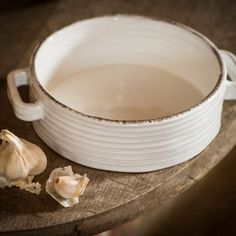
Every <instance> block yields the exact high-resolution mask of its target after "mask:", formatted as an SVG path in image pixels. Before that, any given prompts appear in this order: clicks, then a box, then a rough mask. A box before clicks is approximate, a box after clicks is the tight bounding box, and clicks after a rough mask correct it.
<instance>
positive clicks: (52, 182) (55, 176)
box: [46, 166, 89, 207]
mask: <svg viewBox="0 0 236 236" xmlns="http://www.w3.org/2000/svg"><path fill="white" fill-rule="evenodd" d="M88 182H89V179H88V178H87V176H86V175H83V176H81V175H79V174H74V173H73V171H72V168H71V166H67V167H64V168H57V169H55V170H53V171H52V173H51V174H50V176H49V179H48V181H47V183H46V191H47V192H48V193H49V194H50V195H51V196H52V197H53V198H54V199H55V200H56V201H58V202H59V203H60V204H61V205H63V206H64V207H70V206H72V205H74V204H76V203H78V202H79V196H81V195H82V194H83V193H84V191H85V188H86V186H87V184H88Z"/></svg>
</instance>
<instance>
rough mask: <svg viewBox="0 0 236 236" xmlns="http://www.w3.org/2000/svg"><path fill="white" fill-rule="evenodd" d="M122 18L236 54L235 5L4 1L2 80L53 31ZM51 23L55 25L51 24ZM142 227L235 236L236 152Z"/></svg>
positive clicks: (172, 0)
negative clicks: (168, 28)
mask: <svg viewBox="0 0 236 236" xmlns="http://www.w3.org/2000/svg"><path fill="white" fill-rule="evenodd" d="M117 13H129V14H138V15H146V16H155V17H162V18H167V19H170V20H175V21H178V22H181V23H184V24H186V25H188V26H190V27H193V28H194V29H196V30H198V31H200V32H201V33H203V34H205V35H206V36H207V37H209V38H210V39H211V40H212V41H213V42H214V43H215V44H216V45H217V46H218V47H219V48H222V49H226V50H229V51H231V52H233V53H235V54H236V1H235V0H166V1H165V0H162V1H161V0H160V1H157V0H146V1H141V0H140V1H137V0H136V1H134V0H130V1H125V0H113V1H112V0H100V1H95V0H93V1H92V0H77V1H76V0H74V1H73V0H64V1H62V0H61V1H59V0H58V1H56V0H54V1H46V0H44V1H42V0H18V1H13V0H8V1H4V0H3V1H0V79H5V77H6V75H7V73H8V72H9V71H11V70H13V69H15V68H16V67H17V65H18V64H19V62H20V61H21V59H22V57H26V58H29V55H30V54H29V52H30V49H31V48H33V47H34V45H35V44H36V43H37V42H38V41H39V40H41V39H43V38H44V37H45V36H46V35H48V34H49V33H51V32H53V31H54V30H56V29H58V28H60V27H62V26H64V25H67V24H69V23H71V22H73V21H76V20H79V19H84V18H89V17H94V16H98V15H106V14H117ZM59 15H63V16H64V17H58V16H59ZM52 18H53V19H54V18H55V22H56V23H55V25H48V24H46V23H47V22H48V20H49V19H52ZM25 66H27V65H25ZM235 135H236V134H235ZM140 222H141V223H139V225H136V228H138V231H137V230H136V235H138V234H143V235H150V234H151V233H152V234H153V235H197V236H198V235H236V148H234V149H233V150H232V152H231V153H230V154H229V155H228V156H227V157H226V158H225V159H224V160H223V161H222V162H221V163H220V164H219V165H218V166H217V167H216V168H215V169H214V170H213V171H211V172H210V173H209V174H208V175H207V176H206V177H205V178H204V179H202V180H201V181H200V182H198V183H197V184H195V186H193V187H192V188H191V189H189V190H188V191H187V192H185V193H184V194H182V195H181V196H180V197H178V198H177V199H175V200H174V201H172V202H171V203H169V204H167V205H166V206H164V207H163V208H162V209H158V210H157V211H156V212H153V213H152V214H151V215H149V216H146V217H144V218H143V219H142V220H141V221H140ZM150 229H151V231H152V232H151V231H150Z"/></svg>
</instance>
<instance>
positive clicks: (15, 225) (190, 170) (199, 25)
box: [0, 0, 236, 235]
mask: <svg viewBox="0 0 236 236" xmlns="http://www.w3.org/2000/svg"><path fill="white" fill-rule="evenodd" d="M0 6H1V5H0ZM31 8H32V6H30V7H28V8H27V10H25V8H24V9H23V10H21V9H17V11H16V13H15V14H16V15H17V16H18V17H19V15H20V16H21V18H20V19H19V22H18V23H14V17H15V16H14V12H10V13H8V14H5V15H3V17H2V18H1V17H0V26H1V23H2V24H3V23H4V22H5V21H4V19H5V20H6V19H8V17H9V14H10V15H11V17H12V18H13V19H12V20H10V22H8V23H6V22H5V23H4V27H1V28H0V30H1V31H0V32H3V31H2V30H4V32H3V33H4V35H5V36H4V37H3V36H1V35H3V34H0V40H4V43H3V44H2V45H1V46H0V47H1V48H3V52H5V54H4V56H5V57H4V58H5V60H4V61H3V60H2V61H1V60H0V63H1V67H3V71H2V77H5V75H6V73H7V72H8V70H10V69H14V67H15V66H16V64H17V65H18V67H22V66H27V64H28V59H29V56H30V54H31V53H32V50H33V47H34V46H35V44H36V43H37V42H39V41H40V40H42V39H43V38H44V37H45V36H46V35H48V34H50V33H51V32H53V31H55V30H56V29H59V28H61V27H62V26H64V25H67V24H69V23H72V22H74V21H76V20H79V19H84V18H88V17H94V16H98V15H104V14H116V13H132V14H141V15H148V16H157V17H164V18H168V19H171V20H176V21H179V22H182V23H185V24H187V25H189V26H191V27H193V28H195V29H197V30H199V31H200V32H202V33H203V34H205V35H206V36H208V37H209V38H210V39H211V40H212V41H214V42H215V43H216V44H217V45H218V46H219V47H220V48H224V49H227V50H230V51H232V52H234V53H236V40H235V29H236V17H235V14H236V11H235V9H236V5H235V3H234V1H187V0H186V1H175V5H174V7H173V1H151V0H149V1H129V2H127V1H125V0H121V1H109V0H102V1H99V2H96V3H95V2H94V1H85V0H83V1H73V0H68V1H53V2H50V3H48V5H47V3H44V5H43V6H38V5H37V6H34V8H33V9H32V10H30V9H31ZM173 8H174V9H173ZM42 9H44V10H42ZM9 11H10V10H9ZM22 11H24V14H23V13H22ZM0 12H1V11H0ZM32 12H33V13H35V16H37V17H38V19H37V17H35V18H33V19H32V24H30V22H28V21H30V18H32V17H33V16H34V15H32ZM37 14H38V15H37ZM40 16H41V17H40ZM4 17H5V18H4ZM15 20H16V19H15ZM7 24H9V27H7ZM14 24H16V25H19V26H22V27H23V26H24V25H26V27H25V28H19V31H17V29H15V28H14ZM33 26H35V28H34V27H33ZM39 29H40V30H39ZM14 30H15V31H17V32H15V34H14ZM22 31H23V32H22ZM26 34H28V36H26ZM6 35H8V37H9V38H11V40H9V42H7V41H5V39H7V36H6ZM14 35H17V36H18V38H19V39H17V37H16V38H15V37H14ZM13 37H14V38H13ZM22 38H23V39H24V40H21V39H22ZM11 45H12V48H11V49H10V46H11ZM15 45H17V46H15ZM7 46H8V49H9V50H6V47H7ZM4 50H5V51H4ZM15 51H16V55H15ZM13 55H14V56H13ZM2 58H3V57H2ZM13 66H14V67H13ZM22 93H23V95H24V97H26V94H27V90H25V89H24V90H23V91H22ZM0 101H1V105H0V128H1V129H2V128H7V129H9V130H11V131H12V132H14V133H15V134H16V135H19V136H20V137H23V138H25V139H28V140H30V141H32V142H34V143H37V144H38V145H39V146H41V147H42V149H43V150H44V151H45V153H46V154H47V157H48V167H47V170H46V171H45V172H44V173H43V174H42V175H40V176H38V178H37V179H38V180H39V181H40V182H41V183H43V185H44V184H45V181H46V179H47V177H48V176H49V173H50V172H51V171H52V169H54V168H56V167H59V166H65V165H72V167H73V169H74V171H76V172H79V173H81V174H83V173H87V174H88V176H89V178H90V184H89V185H88V188H87V190H86V193H85V195H84V196H83V197H81V201H80V204H78V205H76V206H74V207H72V208H69V209H65V208H62V207H61V206H60V205H58V204H57V202H55V201H54V200H53V199H52V198H51V197H50V196H49V195H47V194H46V192H45V191H43V192H42V193H41V194H40V195H39V196H34V195H32V194H30V193H27V192H24V191H19V190H18V189H16V188H11V189H9V188H6V189H3V190H0V232H1V233H2V234H4V232H9V231H10V232H11V233H10V234H11V235H13V234H18V235H20V234H23V235H35V234H36V233H37V235H43V234H48V235H49V234H50V235H52V234H53V235H65V234H68V235H88V234H94V233H98V232H102V231H104V230H107V229H110V228H112V227H114V226H117V225H119V224H122V223H124V222H127V221H129V220H131V219H134V218H136V217H138V216H141V215H143V214H144V213H147V212H149V211H151V210H152V209H153V208H158V207H160V206H161V205H162V204H163V203H165V202H166V201H168V200H169V199H171V198H173V197H175V196H177V195H178V194H180V193H182V192H183V191H185V190H186V189H188V188H189V187H190V186H191V185H193V184H194V183H195V182H196V181H198V180H199V179H201V178H202V177H203V176H204V175H206V174H207V173H208V172H209V171H210V170H211V169H212V168H213V167H214V166H215V165H216V164H217V163H218V162H220V161H221V160H222V159H223V158H224V157H225V156H226V154H227V153H228V152H229V151H230V150H231V149H232V147H233V146H234V145H235V144H236V135H235V132H236V119H235V116H236V102H233V101H230V102H225V104H224V110H223V119H222V129H221V131H220V134H219V135H218V136H217V138H216V139H215V140H214V141H213V142H212V144H211V145H210V146H209V147H208V148H206V149H205V150H204V151H203V152H202V153H201V154H200V155H198V156H197V157H196V158H194V159H192V160H190V161H188V162H185V163H183V164H181V165H178V166H175V167H172V168H168V169H165V170H161V171H156V172H151V173H145V174H123V173H112V172H106V171H99V170H94V169H91V168H87V167H84V166H80V165H78V164H74V163H72V162H70V161H67V160H66V159H64V158H62V157H60V156H59V155H57V154H56V153H54V152H53V151H52V150H50V149H49V148H48V147H47V146H46V145H45V144H44V143H43V142H42V141H41V140H40V139H39V138H38V137H37V136H36V134H35V133H34V131H33V129H32V126H31V124H30V123H27V122H23V121H20V120H18V119H17V118H15V116H14V114H13V112H12V109H11V107H10V104H9V102H8V99H7V97H6V83H5V79H2V80H0ZM26 230H27V231H26Z"/></svg>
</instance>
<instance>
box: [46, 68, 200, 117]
mask: <svg viewBox="0 0 236 236" xmlns="http://www.w3.org/2000/svg"><path fill="white" fill-rule="evenodd" d="M47 90H48V91H49V92H50V93H51V94H52V96H53V97H55V98H56V99H57V100H58V101H60V102H62V103H63V104H65V105H67V106H69V107H71V108H73V109H75V110H78V111H80V112H82V113H84V114H87V115H92V116H96V117H101V118H107V119H115V120H144V119H153V118H161V117H164V116H168V115H171V114H175V113H178V112H181V111H184V110H186V109H189V108H190V107H192V106H194V105H196V104H197V103H199V102H200V101H201V100H202V99H203V97H204V95H203V94H202V93H201V92H200V91H199V90H198V89H197V88H196V87H195V86H193V85H192V84H190V83H189V82H188V81H186V80H184V79H183V78H180V77H178V76H176V75H174V74H171V73H170V72H168V71H165V70H162V69H160V68H158V67H150V66H145V65H132V64H111V65H104V66H99V67H93V68H89V69H86V70H82V71H80V72H78V73H77V74H75V75H73V76H71V77H69V78H66V79H63V80H57V78H54V79H53V80H52V81H50V83H49V84H48V86H47Z"/></svg>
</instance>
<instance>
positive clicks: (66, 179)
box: [54, 175, 88, 198]
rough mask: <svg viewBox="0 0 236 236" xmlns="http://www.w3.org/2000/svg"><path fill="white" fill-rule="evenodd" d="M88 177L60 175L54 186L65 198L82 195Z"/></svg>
mask: <svg viewBox="0 0 236 236" xmlns="http://www.w3.org/2000/svg"><path fill="white" fill-rule="evenodd" d="M87 183H88V178H87V177H86V175H84V176H80V175H77V176H58V177H57V178H56V179H55V180H54V188H55V190H56V192H57V194H58V195H59V196H61V197H63V198H72V197H77V196H80V195H81V193H83V191H84V189H85V187H86V185H87Z"/></svg>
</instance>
